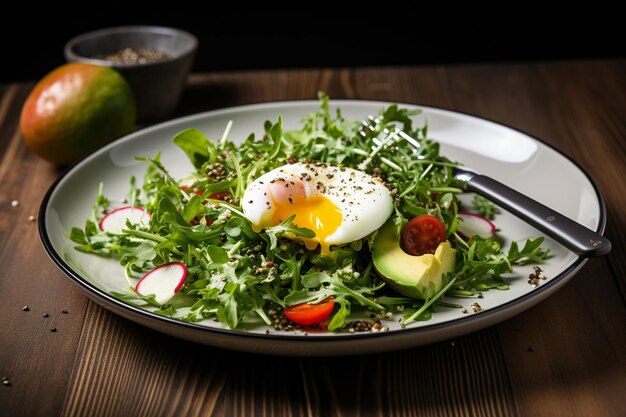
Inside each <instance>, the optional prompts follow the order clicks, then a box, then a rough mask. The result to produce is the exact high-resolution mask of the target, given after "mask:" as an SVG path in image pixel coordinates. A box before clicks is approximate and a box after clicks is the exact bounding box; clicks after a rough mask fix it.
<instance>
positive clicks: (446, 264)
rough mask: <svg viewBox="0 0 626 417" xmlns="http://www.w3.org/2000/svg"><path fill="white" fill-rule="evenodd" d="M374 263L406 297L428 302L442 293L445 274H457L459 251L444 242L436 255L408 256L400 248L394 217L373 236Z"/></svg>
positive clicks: (381, 275)
mask: <svg viewBox="0 0 626 417" xmlns="http://www.w3.org/2000/svg"><path fill="white" fill-rule="evenodd" d="M372 260H373V262H374V268H375V269H376V271H377V272H378V275H380V277H381V278H382V279H383V280H384V281H385V282H386V283H387V285H389V286H390V287H391V288H393V289H394V290H396V291H397V292H398V293H400V294H402V295H404V296H407V297H411V298H417V299H424V300H425V299H428V298H430V297H432V296H433V295H435V294H436V293H437V292H438V291H439V290H441V288H443V285H444V283H443V277H444V275H445V274H447V273H448V272H451V271H454V267H455V265H456V250H455V249H453V248H452V246H450V243H449V242H448V241H445V242H442V243H440V244H439V246H438V247H437V250H436V251H435V254H434V255H431V254H426V255H421V256H413V255H409V254H408V253H406V252H405V251H404V250H402V248H401V247H400V236H399V235H398V234H397V233H396V226H395V224H394V222H393V218H391V219H389V220H388V221H387V223H385V224H384V225H383V226H382V227H381V228H380V229H379V230H378V233H377V234H376V236H375V237H374V242H373V243H372Z"/></svg>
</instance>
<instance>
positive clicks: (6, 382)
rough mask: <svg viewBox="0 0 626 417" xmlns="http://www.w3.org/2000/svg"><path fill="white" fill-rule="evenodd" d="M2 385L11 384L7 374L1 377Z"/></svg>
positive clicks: (7, 385)
mask: <svg viewBox="0 0 626 417" xmlns="http://www.w3.org/2000/svg"><path fill="white" fill-rule="evenodd" d="M2 385H4V386H5V387H10V386H11V380H10V379H9V377H8V376H5V377H4V378H2Z"/></svg>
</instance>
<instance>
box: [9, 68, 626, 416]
mask: <svg viewBox="0 0 626 417" xmlns="http://www.w3.org/2000/svg"><path fill="white" fill-rule="evenodd" d="M31 87H32V85H31V84H24V85H22V84H10V85H5V86H0V94H1V95H0V161H1V165H0V191H1V192H0V374H1V375H0V377H5V376H7V377H9V378H10V380H11V386H0V416H21V415H24V416H39V415H41V416H55V415H62V416H119V415H129V416H135V415H137V416H177V415H190V416H228V417H230V416H317V415H329V416H398V417H405V416H406V417H408V416H417V415H424V416H453V415H454V416H457V415H463V416H470V415H471V416H527V415H533V416H556V417H558V416H608V415H611V416H613V415H615V416H616V415H620V413H622V414H623V410H626V396H624V395H623V387H624V386H626V366H625V365H626V364H625V363H624V362H625V361H626V334H625V333H624V331H623V330H624V329H625V328H626V303H625V300H626V271H625V270H624V264H625V262H624V261H625V259H626V253H625V251H626V245H625V240H626V238H625V236H626V220H624V219H626V208H625V207H626V204H625V203H626V201H625V198H624V195H626V185H624V181H623V179H624V178H625V177H626V167H625V166H624V161H625V159H624V156H626V155H625V154H626V152H625V149H626V141H625V140H624V137H626V117H625V116H624V112H623V109H624V108H626V61H623V60H617V61H596V62H563V63H549V64H542V63H533V64H508V65H502V64H501V65H471V66H454V67H399V68H391V67H390V68H358V69H351V68H345V69H336V70H331V69H304V70H285V71H255V72H238V73H217V74H194V75H193V76H192V77H190V79H189V82H188V86H187V88H186V90H185V93H184V95H183V99H182V102H181V105H180V106H179V108H178V110H177V115H184V114H191V113H195V112H198V111H205V110H210V109H215V108H221V107H228V106H233V105H239V104H248V103H257V102H265V101H272V100H288V99H313V98H315V97H316V95H317V91H318V90H325V91H327V92H328V93H329V94H330V95H331V96H332V97H335V98H356V99H359V98H360V99H377V100H389V101H399V102H411V103H420V104H424V105H434V106H441V107H446V108H451V109H457V110H461V111H466V112H469V113H472V114H476V115H479V116H484V117H487V118H489V119H494V120H497V121H499V122H502V123H506V124H509V125H511V126H513V127H517V128H520V129H522V130H524V131H527V132H528V133H530V134H532V135H535V136H537V137H540V138H541V139H542V140H544V141H546V142H547V143H549V144H551V145H553V146H555V147H557V148H558V149H559V150H561V151H562V152H564V153H565V154H566V155H568V156H569V157H570V158H572V159H573V160H574V161H576V162H577V163H578V164H580V165H581V166H582V167H584V169H585V170H587V171H588V172H589V174H590V175H591V176H592V177H593V178H594V179H595V181H596V182H597V185H598V187H599V188H600V190H601V191H602V193H603V195H604V197H605V200H606V205H607V210H608V222H607V232H606V234H607V236H608V237H609V238H610V239H611V240H612V241H613V244H614V249H613V252H612V253H611V254H610V255H609V256H607V257H605V258H602V259H596V260H592V261H590V262H589V263H588V264H587V265H586V266H585V267H583V268H582V270H581V271H580V272H579V273H578V274H577V276H576V277H575V278H574V279H573V280H572V281H571V282H570V283H568V284H567V285H566V286H565V287H563V288H562V289H561V290H559V291H558V292H557V293H556V294H554V295H553V296H551V297H550V298H549V299H548V300H546V301H544V302H542V303H540V304H539V305H537V306H535V307H534V308H531V309H530V310H528V311H527V312H525V313H523V314H521V315H519V316H517V317H515V318H513V319H510V320H507V321H506V322H503V323H501V324H499V325H497V326H494V327H491V328H489V329H486V330H484V331H480V332H476V333H473V334H470V335H467V336H465V337H460V338H457V339H455V340H451V341H446V342H443V343H438V344H434V345H430V346H424V347H420V348H416V349H410V350H405V351H399V352H394V353H386V354H377V355H356V356H353V357H350V358H279V357H268V356H259V355H254V354H244V353H238V352H229V351H224V350H220V349H215V348H209V347H205V346H201V345H197V344H194V343H190V342H186V341H182V340H178V339H174V338H172V337H169V336H165V335H162V334H159V333H156V332H154V331H151V330H148V329H146V328H143V327H141V326H138V325H136V324H134V323H132V322H129V321H127V320H124V319H122V318H120V317H118V316H116V315H113V314H111V313H110V312H108V311H107V310H105V309H103V308H101V307H99V306H97V305H95V304H93V303H91V302H89V301H87V299H86V298H85V297H84V296H83V295H81V294H80V293H79V292H78V290H77V289H75V288H74V287H73V286H72V285H71V284H70V283H69V281H68V280H67V279H65V278H64V276H63V275H62V274H61V273H60V272H59V271H58V270H57V269H56V268H55V267H54V266H53V265H52V263H51V262H50V261H49V260H48V259H46V256H45V254H44V252H43V250H42V249H41V246H40V244H39V242H38V236H37V230H36V224H35V223H32V222H29V221H28V216H29V215H31V214H35V215H36V213H37V209H38V206H39V204H40V201H41V197H42V195H43V194H44V193H45V190H46V189H47V187H48V186H49V185H50V184H51V182H52V181H53V180H54V178H56V176H57V175H58V174H59V172H58V170H56V169H55V168H53V167H51V166H50V165H48V164H47V163H45V162H43V161H41V160H39V159H37V158H36V157H34V156H33V155H32V154H31V153H30V152H29V151H28V149H27V148H26V147H25V146H24V144H23V141H22V140H21V137H20V135H19V130H18V120H19V111H20V109H21V105H22V103H23V101H24V100H25V98H26V95H27V94H28V91H29V89H30V88H31ZM13 199H18V200H19V201H20V205H19V206H18V207H17V208H14V207H11V201H12V200H13ZM24 305H28V306H29V308H30V311H27V312H25V311H22V306H24ZM63 309H67V310H68V313H69V314H64V313H62V312H61V310H63ZM44 313H48V314H49V317H48V318H44V317H43V314H44ZM52 327H56V328H57V332H51V331H50V329H51V328H52Z"/></svg>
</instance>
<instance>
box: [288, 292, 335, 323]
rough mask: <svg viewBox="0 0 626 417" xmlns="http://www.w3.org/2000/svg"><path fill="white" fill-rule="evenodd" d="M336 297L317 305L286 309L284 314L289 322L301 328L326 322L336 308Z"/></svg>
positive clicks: (306, 304)
mask: <svg viewBox="0 0 626 417" xmlns="http://www.w3.org/2000/svg"><path fill="white" fill-rule="evenodd" d="M334 298H335V297H332V296H331V297H328V298H326V299H325V300H323V301H321V302H319V303H317V304H308V303H302V304H296V305H293V306H289V307H287V308H285V311H284V314H285V317H287V318H288V319H289V320H291V321H293V322H294V323H296V324H299V325H301V326H309V325H311V324H315V323H319V322H320V321H322V320H324V319H325V318H327V317H328V316H330V313H332V312H333V308H334V307H335V301H334Z"/></svg>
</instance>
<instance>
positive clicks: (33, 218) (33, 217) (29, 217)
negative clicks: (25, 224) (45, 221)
mask: <svg viewBox="0 0 626 417" xmlns="http://www.w3.org/2000/svg"><path fill="white" fill-rule="evenodd" d="M28 221H29V222H34V221H35V216H33V215H32V214H31V215H30V216H28Z"/></svg>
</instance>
